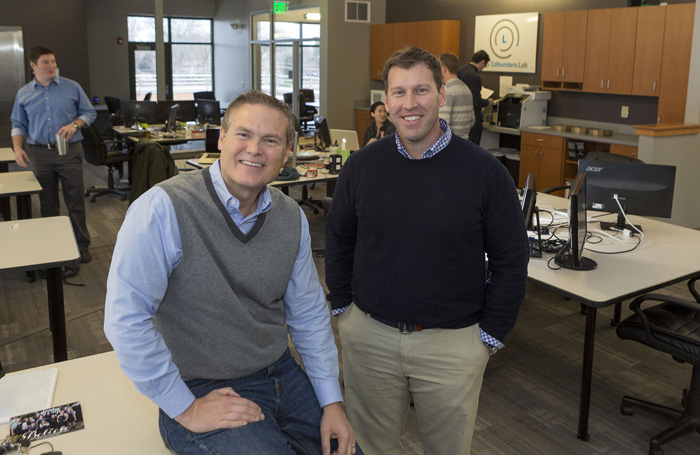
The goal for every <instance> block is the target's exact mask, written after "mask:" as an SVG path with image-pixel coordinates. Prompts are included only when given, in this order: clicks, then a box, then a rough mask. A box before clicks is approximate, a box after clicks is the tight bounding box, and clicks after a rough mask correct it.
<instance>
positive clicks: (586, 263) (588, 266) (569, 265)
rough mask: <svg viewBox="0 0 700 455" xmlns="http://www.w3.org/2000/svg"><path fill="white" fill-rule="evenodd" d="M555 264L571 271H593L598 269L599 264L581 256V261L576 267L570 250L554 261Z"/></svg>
mask: <svg viewBox="0 0 700 455" xmlns="http://www.w3.org/2000/svg"><path fill="white" fill-rule="evenodd" d="M554 262H555V263H556V264H557V265H559V266H561V267H564V268H565V269H570V270H582V271H585V270H593V269H595V268H596V267H598V263H597V262H596V261H594V260H593V259H589V258H586V257H583V256H581V260H580V261H579V264H578V265H574V254H573V253H572V252H571V250H569V252H568V253H567V254H566V255H564V256H563V257H562V256H557V257H556V258H555V259H554Z"/></svg>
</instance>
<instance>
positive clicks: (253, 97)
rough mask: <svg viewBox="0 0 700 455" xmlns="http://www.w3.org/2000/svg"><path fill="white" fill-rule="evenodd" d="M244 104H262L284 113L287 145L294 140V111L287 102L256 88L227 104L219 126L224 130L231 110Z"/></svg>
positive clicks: (295, 123) (295, 124) (295, 127)
mask: <svg viewBox="0 0 700 455" xmlns="http://www.w3.org/2000/svg"><path fill="white" fill-rule="evenodd" d="M245 104H262V105H263V106H267V107H271V108H272V109H275V110H277V111H279V112H281V113H282V114H284V115H285V116H286V117H287V120H288V124H287V138H286V139H287V145H289V144H291V143H292V142H293V141H294V131H296V129H297V118H296V116H295V115H294V112H292V109H291V108H290V107H289V106H288V105H287V104H284V103H283V102H282V101H280V100H278V99H277V98H275V97H272V96H270V95H267V94H265V93H263V92H259V91H257V90H251V91H249V92H247V93H243V94H241V95H238V97H237V98H236V99H235V100H233V102H231V104H229V106H228V108H227V109H226V114H224V118H223V120H222V121H221V128H222V129H223V130H224V131H226V130H227V129H228V126H229V122H230V121H231V115H233V114H232V113H233V111H235V110H236V109H238V108H239V107H241V106H243V105H245Z"/></svg>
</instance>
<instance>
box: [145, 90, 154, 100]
mask: <svg viewBox="0 0 700 455" xmlns="http://www.w3.org/2000/svg"><path fill="white" fill-rule="evenodd" d="M151 96H153V94H152V93H151V92H148V93H146V96H144V97H143V100H144V101H151Z"/></svg>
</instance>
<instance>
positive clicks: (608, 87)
mask: <svg viewBox="0 0 700 455" xmlns="http://www.w3.org/2000/svg"><path fill="white" fill-rule="evenodd" d="M607 89H610V79H608V86H607Z"/></svg>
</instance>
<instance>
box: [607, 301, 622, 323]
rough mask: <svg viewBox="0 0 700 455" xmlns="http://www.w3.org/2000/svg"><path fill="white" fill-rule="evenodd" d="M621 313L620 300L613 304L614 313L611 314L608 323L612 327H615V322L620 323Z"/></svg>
mask: <svg viewBox="0 0 700 455" xmlns="http://www.w3.org/2000/svg"><path fill="white" fill-rule="evenodd" d="M621 313H622V302H617V303H616V304H615V313H614V314H613V318H612V319H611V320H610V325H611V326H613V327H617V324H619V323H620V314H621Z"/></svg>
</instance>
